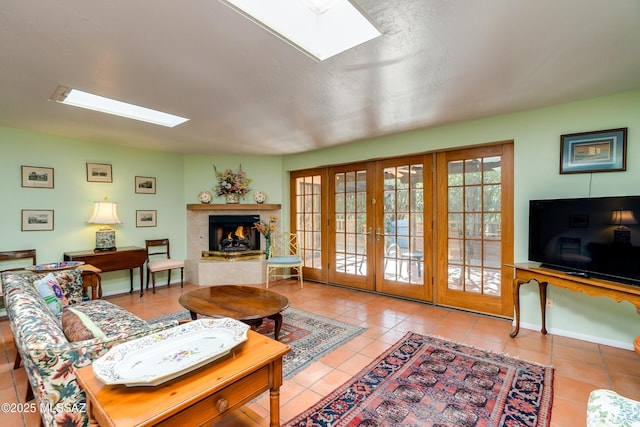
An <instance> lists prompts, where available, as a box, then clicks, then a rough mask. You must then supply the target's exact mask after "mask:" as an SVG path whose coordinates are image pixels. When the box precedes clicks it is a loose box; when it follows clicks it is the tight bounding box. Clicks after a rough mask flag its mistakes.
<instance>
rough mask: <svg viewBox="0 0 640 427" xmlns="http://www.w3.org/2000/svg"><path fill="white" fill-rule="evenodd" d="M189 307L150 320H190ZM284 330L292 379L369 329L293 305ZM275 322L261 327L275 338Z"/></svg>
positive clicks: (284, 315)
mask: <svg viewBox="0 0 640 427" xmlns="http://www.w3.org/2000/svg"><path fill="white" fill-rule="evenodd" d="M190 318H191V317H190V316H189V311H188V310H180V311H177V312H175V313H171V314H167V315H165V316H160V317H156V318H154V319H151V320H149V323H153V322H158V321H161V320H173V319H176V320H187V319H190ZM282 318H283V319H282V329H281V330H280V337H279V340H280V342H282V343H284V344H287V345H288V346H290V347H291V351H290V352H289V353H287V354H285V355H284V357H283V359H282V361H283V363H282V375H283V376H284V378H291V377H292V376H294V375H295V374H297V373H298V372H300V371H301V370H303V369H304V368H306V367H307V366H308V365H309V364H310V363H311V362H313V361H314V360H318V359H319V358H321V357H322V356H324V355H326V354H327V353H329V352H331V351H332V350H334V349H335V348H337V347H339V346H341V345H342V344H344V343H345V342H347V341H349V340H350V339H351V338H353V337H355V336H357V335H360V334H361V333H362V332H364V331H365V330H366V328H362V327H360V326H355V325H350V324H348V323H344V322H339V321H337V320H333V319H329V318H326V317H322V316H319V315H317V314H313V313H309V312H306V311H303V310H298V309H295V308H291V307H289V308H288V309H286V310H285V311H283V312H282ZM273 330H274V322H273V321H272V320H268V319H267V320H265V321H264V322H263V323H262V325H261V326H260V327H259V328H258V329H257V332H260V333H262V334H264V335H268V336H270V337H271V338H273Z"/></svg>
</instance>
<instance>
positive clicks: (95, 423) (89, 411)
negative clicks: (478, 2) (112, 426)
mask: <svg viewBox="0 0 640 427" xmlns="http://www.w3.org/2000/svg"><path fill="white" fill-rule="evenodd" d="M87 414H88V415H89V427H100V424H98V421H97V420H96V418H95V416H94V415H93V405H92V404H91V400H90V399H87Z"/></svg>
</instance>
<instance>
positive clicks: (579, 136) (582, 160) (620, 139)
mask: <svg viewBox="0 0 640 427" xmlns="http://www.w3.org/2000/svg"><path fill="white" fill-rule="evenodd" d="M625 170H627V128H618V129H608V130H600V131H594V132H580V133H571V134H567V135H561V136H560V173H561V174H569V173H592V172H619V171H625Z"/></svg>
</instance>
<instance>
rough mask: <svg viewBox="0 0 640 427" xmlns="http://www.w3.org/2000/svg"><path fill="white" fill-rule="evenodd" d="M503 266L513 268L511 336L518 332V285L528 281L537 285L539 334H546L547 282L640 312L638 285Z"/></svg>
mask: <svg viewBox="0 0 640 427" xmlns="http://www.w3.org/2000/svg"><path fill="white" fill-rule="evenodd" d="M507 267H511V268H513V269H514V273H515V274H514V278H513V284H512V291H513V307H514V311H515V325H514V327H513V329H512V330H511V333H510V334H509V336H510V337H511V338H514V337H515V336H516V335H518V332H519V331H520V286H522V285H523V284H525V283H528V282H530V281H532V280H533V281H534V282H536V283H537V284H538V291H539V293H540V313H541V315H542V328H541V329H540V332H541V333H542V334H546V333H547V327H546V311H547V285H549V284H551V285H553V286H556V287H558V288H565V289H569V290H571V291H573V292H583V293H585V294H587V295H591V296H606V297H609V298H612V299H614V300H615V301H617V302H621V301H628V302H630V303H631V304H633V305H634V306H635V307H636V311H638V314H640V286H633V285H627V284H623V283H618V282H611V281H609V280H602V279H596V278H593V277H581V276H576V275H571V274H568V273H566V272H561V271H557V270H551V269H547V268H542V267H540V265H539V264H535V263H518V264H507Z"/></svg>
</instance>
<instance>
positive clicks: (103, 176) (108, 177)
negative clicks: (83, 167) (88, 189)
mask: <svg viewBox="0 0 640 427" xmlns="http://www.w3.org/2000/svg"><path fill="white" fill-rule="evenodd" d="M87 182H113V175H112V172H111V165H108V164H105V163H87Z"/></svg>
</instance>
